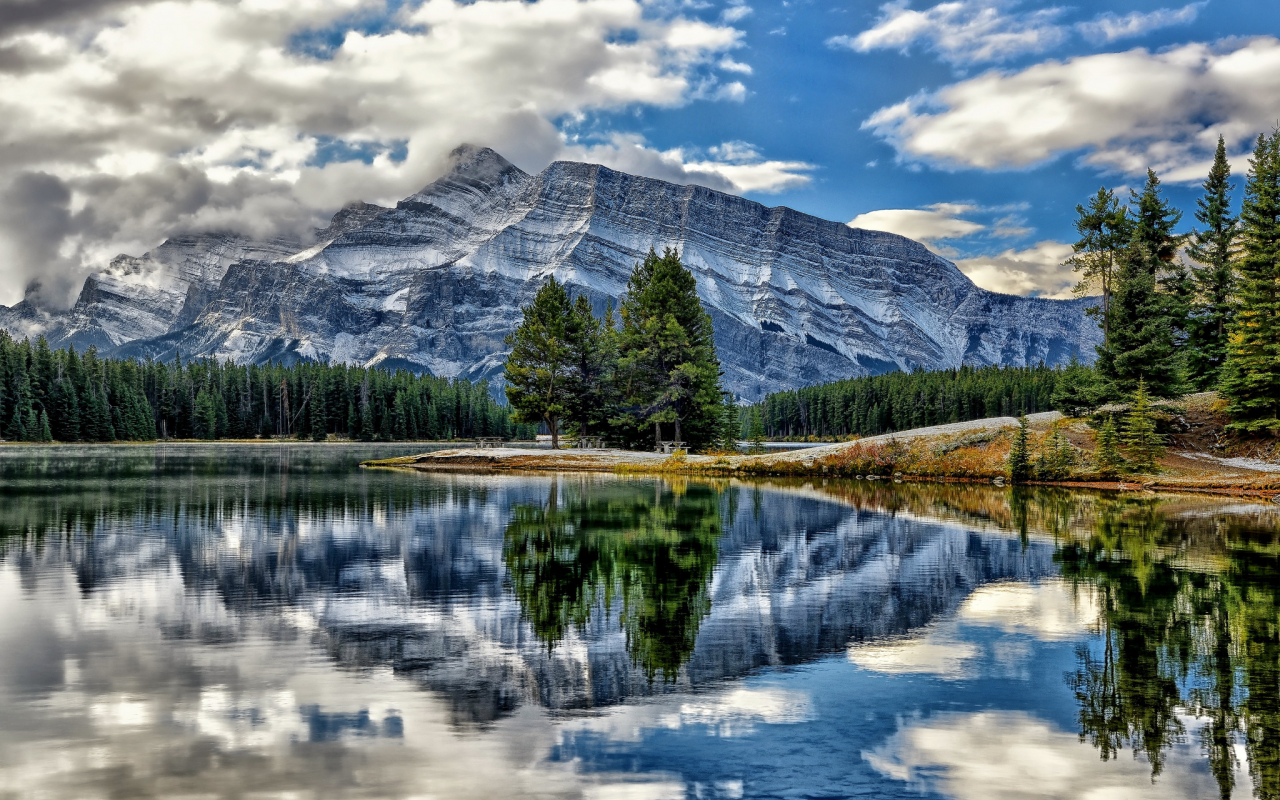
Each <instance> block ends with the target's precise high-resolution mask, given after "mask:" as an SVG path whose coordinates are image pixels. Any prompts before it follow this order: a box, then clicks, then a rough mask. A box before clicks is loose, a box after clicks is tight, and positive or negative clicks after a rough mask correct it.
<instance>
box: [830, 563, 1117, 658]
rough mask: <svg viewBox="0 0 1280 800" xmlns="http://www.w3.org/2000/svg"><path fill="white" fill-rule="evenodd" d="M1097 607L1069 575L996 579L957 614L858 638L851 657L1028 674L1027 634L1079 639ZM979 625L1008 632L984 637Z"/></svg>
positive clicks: (1035, 637) (1045, 639)
mask: <svg viewBox="0 0 1280 800" xmlns="http://www.w3.org/2000/svg"><path fill="white" fill-rule="evenodd" d="M1097 614H1098V608H1097V600H1096V598H1095V597H1094V595H1093V594H1092V593H1091V592H1087V591H1084V590H1082V589H1079V588H1073V587H1072V586H1070V585H1069V584H1067V583H1065V582H1062V581H1041V582H1039V583H998V584H990V585H987V586H982V587H979V588H978V589H977V590H976V591H974V592H973V594H971V595H969V597H968V598H966V599H965V601H964V602H963V603H962V604H961V606H960V608H959V609H958V610H957V611H956V613H955V614H954V615H952V616H950V617H947V618H946V619H944V620H941V621H939V622H936V623H934V624H932V625H928V626H925V627H924V628H921V629H920V630H918V631H916V632H915V633H913V634H912V635H910V636H906V637H902V638H900V639H892V640H888V641H881V642H871V643H866V644H855V645H852V646H850V648H849V651H848V658H849V660H850V661H851V662H853V663H854V664H857V665H858V666H860V667H862V668H863V669H868V670H872V671H875V672H882V673H886V674H891V675H933V676H936V677H939V678H942V679H945V680H965V679H969V678H976V677H981V676H988V677H1023V676H1025V674H1026V666H1027V662H1028V660H1029V659H1030V658H1031V654H1032V648H1031V647H1030V646H1029V644H1030V643H1029V642H1028V641H1027V640H1034V641H1038V642H1061V641H1072V640H1075V639H1079V638H1081V637H1082V636H1084V635H1086V634H1087V633H1088V631H1089V629H1090V626H1091V625H1092V623H1093V622H1094V621H1095V620H1096V619H1097ZM975 629H986V631H987V632H988V633H989V632H990V631H992V630H994V631H998V632H999V634H1001V636H1000V637H999V638H996V639H995V640H994V641H993V640H991V637H990V636H989V635H986V634H984V635H983V636H981V637H977V636H974V635H973V634H974V632H975Z"/></svg>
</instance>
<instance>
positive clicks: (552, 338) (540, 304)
mask: <svg viewBox="0 0 1280 800" xmlns="http://www.w3.org/2000/svg"><path fill="white" fill-rule="evenodd" d="M523 313H524V319H523V320H522V321H521V323H520V326H519V327H518V328H516V329H515V331H514V332H513V333H512V334H511V335H510V336H508V337H507V344H508V345H509V346H510V347H511V355H509V356H507V367H506V377H507V388H506V392H507V400H508V401H509V402H510V403H511V407H512V408H513V409H515V415H516V418H517V419H518V420H519V421H521V422H544V423H546V425H547V428H548V429H549V430H550V432H551V446H552V447H553V448H558V447H559V446H560V420H561V419H562V418H563V417H564V415H565V414H566V413H567V412H568V411H569V407H570V405H571V404H572V396H571V394H570V392H571V388H572V386H571V382H570V379H569V374H570V369H571V364H570V361H569V358H570V352H569V347H568V344H567V342H566V325H567V324H568V323H569V321H570V318H571V316H572V315H573V307H572V305H570V303H569V294H568V292H566V291H565V288H564V286H563V285H561V284H560V283H559V282H557V281H556V279H555V276H554V275H553V276H551V277H549V278H547V282H546V283H545V284H543V286H542V288H541V289H539V290H538V294H537V295H536V296H535V297H534V298H533V302H532V303H531V304H529V305H527V306H525V307H524V309H523Z"/></svg>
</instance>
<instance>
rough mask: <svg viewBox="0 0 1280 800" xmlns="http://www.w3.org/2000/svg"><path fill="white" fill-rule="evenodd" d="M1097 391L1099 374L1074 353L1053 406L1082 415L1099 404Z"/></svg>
mask: <svg viewBox="0 0 1280 800" xmlns="http://www.w3.org/2000/svg"><path fill="white" fill-rule="evenodd" d="M1097 393H1098V388H1097V375H1096V374H1095V373H1094V371H1093V370H1092V369H1090V368H1089V367H1086V366H1085V365H1084V364H1081V363H1080V359H1078V358H1076V356H1075V354H1074V353H1073V354H1072V355H1071V360H1070V361H1069V362H1067V366H1065V367H1063V368H1062V371H1061V372H1059V373H1058V375H1057V378H1056V380H1055V381H1054V385H1053V396H1052V403H1053V407H1054V408H1055V409H1057V410H1058V411H1061V412H1062V413H1063V414H1064V415H1066V416H1068V417H1076V416H1080V415H1081V414H1082V413H1085V412H1087V411H1088V409H1090V408H1093V407H1094V406H1096V405H1097V404H1098V402H1097ZM946 421H948V422H951V421H954V420H946Z"/></svg>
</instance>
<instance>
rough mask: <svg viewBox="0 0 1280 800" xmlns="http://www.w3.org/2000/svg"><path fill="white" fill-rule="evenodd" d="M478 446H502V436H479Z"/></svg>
mask: <svg viewBox="0 0 1280 800" xmlns="http://www.w3.org/2000/svg"><path fill="white" fill-rule="evenodd" d="M476 447H478V448H479V449H481V450H487V449H492V448H496V447H502V437H501V436H477V437H476Z"/></svg>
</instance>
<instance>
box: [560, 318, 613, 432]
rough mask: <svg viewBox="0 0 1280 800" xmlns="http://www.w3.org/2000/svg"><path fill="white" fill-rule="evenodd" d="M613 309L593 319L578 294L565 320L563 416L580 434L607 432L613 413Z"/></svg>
mask: <svg viewBox="0 0 1280 800" xmlns="http://www.w3.org/2000/svg"><path fill="white" fill-rule="evenodd" d="M614 327H615V326H614V321H613V308H612V306H610V307H609V308H608V309H607V310H606V312H605V318H604V320H600V319H598V318H596V316H595V315H594V314H593V313H592V311H591V303H590V301H588V300H587V297H586V295H578V298H577V300H576V301H575V302H574V304H573V307H572V309H571V310H570V313H569V315H568V317H567V319H566V320H565V346H566V348H567V350H568V363H569V368H568V373H567V375H566V378H567V389H568V400H567V402H566V411H565V417H566V419H567V421H568V422H569V424H570V426H571V427H572V428H573V429H574V431H575V432H576V433H577V434H578V435H579V436H586V435H591V434H601V433H606V432H608V430H609V418H610V417H611V416H613V415H614V414H615V413H616V402H615V398H614V391H613V389H614V384H613V380H612V379H613V373H614V370H615V368H616V366H617V343H616V341H615V339H616V331H615V330H614Z"/></svg>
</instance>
